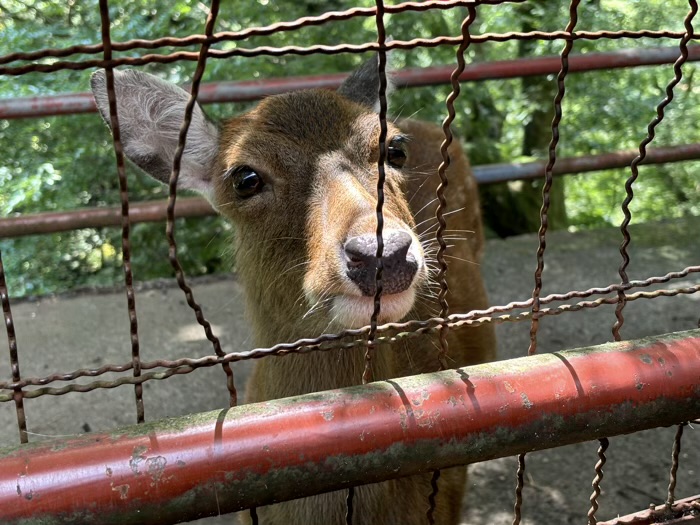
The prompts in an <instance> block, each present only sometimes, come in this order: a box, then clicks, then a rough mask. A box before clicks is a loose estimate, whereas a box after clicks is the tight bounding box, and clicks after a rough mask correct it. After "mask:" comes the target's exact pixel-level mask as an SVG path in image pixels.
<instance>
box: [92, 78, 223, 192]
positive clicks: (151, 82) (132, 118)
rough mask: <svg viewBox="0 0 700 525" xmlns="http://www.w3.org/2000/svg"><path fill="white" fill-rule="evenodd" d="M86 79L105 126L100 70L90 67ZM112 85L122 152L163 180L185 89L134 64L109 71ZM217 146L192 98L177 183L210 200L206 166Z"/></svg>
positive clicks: (175, 142) (212, 131)
mask: <svg viewBox="0 0 700 525" xmlns="http://www.w3.org/2000/svg"><path fill="white" fill-rule="evenodd" d="M90 84H91V86H92V93H93V95H94V97H95V102H96V104H97V108H98V109H99V111H100V114H101V115H102V118H103V119H104V120H105V122H106V123H107V124H108V125H110V126H111V123H110V117H109V99H108V98H107V78H106V75H105V72H104V70H99V71H96V72H95V73H94V74H93V75H92V78H91V81H90ZM114 89H115V93H116V98H117V116H118V118H119V130H120V134H121V139H122V143H123V145H124V153H125V154H126V156H127V157H128V158H129V159H130V160H131V161H132V162H133V163H134V164H136V165H137V166H138V167H139V168H141V169H142V170H143V171H145V172H146V173H148V174H149V175H151V176H152V177H154V178H156V179H158V180H159V181H161V182H163V183H167V182H168V180H169V178H170V172H171V171H172V165H173V159H174V158H175V150H176V149H177V145H178V137H179V133H180V126H181V125H182V121H183V119H184V115H185V106H186V105H187V101H188V100H189V94H188V93H187V92H186V91H184V90H182V89H180V88H179V87H177V86H174V85H173V84H170V83H168V82H165V81H163V80H161V79H159V78H157V77H154V76H153V75H149V74H147V73H142V72H140V71H135V70H126V71H114ZM217 149H218V129H217V127H216V125H214V124H213V123H212V122H210V121H209V120H207V118H206V116H205V115H204V112H203V111H202V109H201V108H200V107H199V105H198V104H195V107H194V111H193V112H192V121H191V123H190V127H189V130H188V132H187V142H186V145H185V151H184V153H183V155H182V162H181V168H180V177H179V179H178V183H179V186H180V187H183V188H187V189H191V190H196V191H198V192H200V193H203V194H204V195H205V196H206V197H208V198H210V200H211V194H212V183H211V170H212V168H213V167H214V163H215V161H216V153H217Z"/></svg>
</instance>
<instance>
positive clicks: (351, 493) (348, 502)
mask: <svg viewBox="0 0 700 525" xmlns="http://www.w3.org/2000/svg"><path fill="white" fill-rule="evenodd" d="M354 500H355V487H350V488H349V489H348V495H347V497H346V498H345V525H352V515H353V510H354V509H353V503H354Z"/></svg>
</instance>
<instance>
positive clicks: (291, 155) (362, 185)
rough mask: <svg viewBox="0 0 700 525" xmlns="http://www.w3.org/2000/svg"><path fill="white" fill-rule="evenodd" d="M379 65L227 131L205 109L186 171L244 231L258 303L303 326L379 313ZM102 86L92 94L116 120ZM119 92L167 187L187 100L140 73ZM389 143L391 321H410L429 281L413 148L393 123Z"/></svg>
mask: <svg viewBox="0 0 700 525" xmlns="http://www.w3.org/2000/svg"><path fill="white" fill-rule="evenodd" d="M368 64H369V65H365V66H363V68H361V69H360V70H358V72H356V73H355V74H354V75H352V76H351V77H350V79H348V81H346V83H345V84H344V85H343V86H342V87H341V89H340V90H339V92H337V93H334V92H329V91H320V90H314V91H302V92H296V93H290V94H286V95H279V96H274V97H270V98H267V99H265V100H263V101H262V102H261V103H260V104H259V105H258V106H257V107H256V108H255V109H253V110H252V111H250V112H248V113H246V114H244V115H242V116H239V117H236V118H232V119H230V120H227V121H224V122H223V123H222V124H221V126H220V127H219V128H217V127H216V126H214V125H213V124H211V123H210V122H209V121H207V119H206V118H205V117H204V114H203V113H202V112H201V110H200V109H199V108H198V107H197V108H195V113H194V114H193V120H192V125H191V128H190V131H189V133H188V140H187V147H186V149H185V153H184V156H183V162H182V165H183V168H182V171H181V178H180V181H181V186H184V187H186V188H191V189H195V190H198V191H200V192H201V193H203V194H204V195H205V196H206V197H207V198H208V199H209V200H210V201H211V202H212V204H213V205H214V206H215V207H216V209H217V210H218V211H219V213H221V214H222V215H224V216H225V217H227V218H228V219H230V220H231V221H232V222H233V223H234V225H235V226H236V241H235V242H236V264H237V269H238V271H239V273H240V274H241V275H242V278H243V280H244V282H245V284H246V286H247V288H248V289H249V290H248V292H249V294H250V293H252V294H253V297H254V300H255V301H269V300H270V299H271V298H272V297H276V298H277V299H274V301H276V302H277V304H279V305H280V307H282V305H283V304H285V303H288V302H289V301H294V302H295V304H297V305H298V304H299V303H302V304H303V308H301V309H299V308H297V309H296V312H297V315H298V314H299V313H301V314H302V317H303V318H306V317H312V316H318V317H320V318H321V319H322V321H323V322H324V323H325V324H326V325H327V326H332V327H333V328H341V327H359V326H363V325H365V324H368V322H369V319H370V316H371V314H372V312H373V309H374V300H373V298H374V295H375V292H376V286H375V272H376V267H377V259H376V252H377V241H376V228H377V218H376V211H375V208H376V200H377V197H376V194H377V189H376V188H377V181H378V169H377V160H378V157H379V148H378V138H379V119H378V116H377V114H376V112H375V111H374V110H373V108H372V107H371V105H373V104H374V102H373V101H374V99H375V98H376V96H375V94H374V93H376V90H377V80H376V75H372V73H373V70H374V67H375V62H374V61H370V62H369V63H368ZM103 75H104V74H103V73H102V75H101V72H98V73H96V74H95V75H94V76H93V91H94V92H95V98H96V100H97V103H98V107H99V108H100V111H101V112H102V114H103V116H106V117H107V118H106V120H107V119H108V115H109V113H108V107H107V104H106V93H105V89H104V76H103ZM368 78H369V80H368ZM115 83H116V91H117V97H118V103H119V107H118V110H119V118H120V123H121V126H120V127H121V128H122V130H123V131H122V137H123V142H124V149H125V153H126V154H127V156H128V157H129V158H130V159H131V160H132V161H134V162H135V163H136V164H137V165H138V166H140V167H141V168H142V169H144V171H146V172H148V173H149V174H151V175H152V176H154V177H156V178H158V179H159V180H162V181H166V180H167V178H168V177H169V175H170V169H171V168H170V165H171V163H172V158H173V156H174V152H175V148H176V146H177V133H176V132H175V130H177V129H179V126H180V123H181V120H182V115H183V114H184V107H185V104H186V102H187V94H186V93H185V92H184V91H181V90H179V88H175V87H173V86H171V85H169V84H166V83H164V82H162V81H160V80H158V79H156V78H155V77H152V76H150V75H146V74H143V73H140V72H135V71H126V72H122V73H117V74H116V78H115ZM386 144H387V162H386V164H385V173H386V182H385V186H384V192H385V201H384V207H383V215H384V228H383V238H384V251H383V267H384V271H383V281H382V283H383V294H382V299H381V310H380V321H381V322H388V321H398V320H400V319H401V318H403V317H404V316H405V315H406V314H407V313H408V312H409V311H410V310H411V308H412V307H413V304H414V301H415V294H416V289H417V288H418V287H420V286H422V284H423V283H424V281H425V280H426V279H427V270H426V265H425V260H424V255H423V251H422V249H421V246H420V243H419V241H418V239H417V237H416V235H415V233H414V232H413V228H414V226H415V224H414V221H413V217H412V215H411V212H410V210H409V207H408V204H407V200H406V197H405V195H404V194H403V191H402V187H403V182H404V177H405V175H406V174H405V172H404V167H405V166H406V164H407V160H408V157H409V156H410V151H409V150H410V140H409V137H407V136H405V135H404V134H402V132H401V131H400V130H399V129H398V128H397V127H396V126H394V125H392V124H389V125H388V135H387V140H386Z"/></svg>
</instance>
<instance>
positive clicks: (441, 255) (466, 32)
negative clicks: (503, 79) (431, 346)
mask: <svg viewBox="0 0 700 525" xmlns="http://www.w3.org/2000/svg"><path fill="white" fill-rule="evenodd" d="M475 19H476V8H475V7H474V6H468V7H467V17H466V18H465V19H464V21H463V22H462V26H461V36H462V41H461V42H460V44H459V47H458V48H457V52H456V58H457V67H456V68H455V69H454V71H452V75H451V76H450V83H451V86H452V91H451V92H450V94H449V95H448V97H447V100H446V101H445V106H446V109H447V117H446V118H445V120H444V121H443V123H442V132H443V134H444V135H445V140H443V141H442V144H440V154H441V155H442V162H441V163H440V166H438V176H439V177H440V184H439V185H438V187H437V191H436V192H435V193H436V196H437V199H438V206H437V209H436V210H435V218H436V219H437V221H438V228H437V231H436V232H435V238H436V240H437V242H438V244H439V246H440V247H439V249H438V251H437V255H436V260H437V263H438V264H439V266H440V270H439V272H438V275H437V281H438V283H439V284H440V292H439V294H438V303H439V304H440V317H441V318H442V319H446V318H447V316H448V315H449V313H450V306H449V304H448V302H447V292H448V286H447V262H446V261H445V252H446V251H447V244H446V243H445V239H444V238H443V234H444V233H445V229H446V228H447V222H446V221H445V217H444V213H445V210H446V209H447V200H446V199H445V190H446V189H447V186H448V184H449V180H448V178H447V168H449V167H450V154H449V152H448V149H449V147H450V145H451V144H452V141H453V139H454V137H453V135H452V128H451V126H452V123H453V122H454V120H455V116H456V112H455V107H454V103H455V101H456V100H457V97H459V94H460V91H461V89H460V84H459V77H460V75H461V74H462V72H463V71H464V68H465V67H466V62H465V60H464V53H465V52H466V51H467V48H468V47H469V45H470V44H471V41H472V38H471V33H470V29H471V26H472V24H473V22H474V20H475ZM447 333H448V326H447V325H446V324H443V325H442V326H441V327H440V350H439V353H438V362H439V365H440V370H446V369H447V368H448V366H447V350H448V345H447Z"/></svg>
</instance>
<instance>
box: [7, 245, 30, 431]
mask: <svg viewBox="0 0 700 525" xmlns="http://www.w3.org/2000/svg"><path fill="white" fill-rule="evenodd" d="M0 302H2V313H3V318H4V319H5V329H6V330H7V342H8V347H9V351H10V368H11V370H12V381H13V382H18V381H19V380H20V379H21V375H20V373H19V354H18V352H17V336H16V335H15V322H14V320H13V318H12V308H11V307H10V294H9V292H8V291H7V282H6V281H5V267H4V266H3V264H2V251H1V250H0ZM12 399H13V400H14V402H15V412H16V413H17V428H18V429H19V441H20V443H27V442H28V441H29V437H28V435H27V418H26V416H25V414H24V394H23V392H22V387H15V388H14V389H13V395H12Z"/></svg>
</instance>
